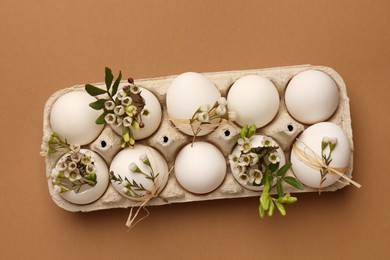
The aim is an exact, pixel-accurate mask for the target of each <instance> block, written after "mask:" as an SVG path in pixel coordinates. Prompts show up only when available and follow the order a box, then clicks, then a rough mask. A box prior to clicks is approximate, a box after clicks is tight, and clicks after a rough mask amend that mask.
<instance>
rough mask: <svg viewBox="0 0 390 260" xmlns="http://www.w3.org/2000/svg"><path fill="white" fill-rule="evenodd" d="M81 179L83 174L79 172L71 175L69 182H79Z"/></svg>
mask: <svg viewBox="0 0 390 260" xmlns="http://www.w3.org/2000/svg"><path fill="white" fill-rule="evenodd" d="M80 179H81V174H80V173H78V172H71V173H70V174H69V180H70V181H78V180H80Z"/></svg>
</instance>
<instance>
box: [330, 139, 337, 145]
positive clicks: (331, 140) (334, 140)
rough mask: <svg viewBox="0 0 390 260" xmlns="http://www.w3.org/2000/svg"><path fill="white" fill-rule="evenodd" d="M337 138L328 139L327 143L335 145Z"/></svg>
mask: <svg viewBox="0 0 390 260" xmlns="http://www.w3.org/2000/svg"><path fill="white" fill-rule="evenodd" d="M337 141H338V140H337V137H329V143H330V144H336V143H337Z"/></svg>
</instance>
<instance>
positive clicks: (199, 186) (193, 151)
mask: <svg viewBox="0 0 390 260" xmlns="http://www.w3.org/2000/svg"><path fill="white" fill-rule="evenodd" d="M175 175H176V179H177V181H178V182H179V184H180V185H181V186H182V187H183V188H184V189H186V190H188V191H190V192H192V193H197V194H205V193H209V192H211V191H213V190H215V189H216V188H218V186H219V185H221V183H222V182H223V180H224V179H225V175H226V161H225V157H224V156H223V154H222V152H221V151H220V150H219V149H218V148H217V147H215V146H214V145H212V144H210V143H207V142H194V144H193V145H192V144H188V145H186V146H185V147H184V148H183V149H182V150H181V151H180V152H179V154H178V155H177V157H176V160H175Z"/></svg>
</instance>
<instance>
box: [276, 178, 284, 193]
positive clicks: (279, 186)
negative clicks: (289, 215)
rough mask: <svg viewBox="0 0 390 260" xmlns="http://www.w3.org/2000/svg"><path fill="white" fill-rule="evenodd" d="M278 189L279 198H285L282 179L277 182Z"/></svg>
mask: <svg viewBox="0 0 390 260" xmlns="http://www.w3.org/2000/svg"><path fill="white" fill-rule="evenodd" d="M276 189H277V191H278V196H279V198H280V197H283V195H284V192H283V186H282V181H281V180H280V179H278V181H277V182H276Z"/></svg>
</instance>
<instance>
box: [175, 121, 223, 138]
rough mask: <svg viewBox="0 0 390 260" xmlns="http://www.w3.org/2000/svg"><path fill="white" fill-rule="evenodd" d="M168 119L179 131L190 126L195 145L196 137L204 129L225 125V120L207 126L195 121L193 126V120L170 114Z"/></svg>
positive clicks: (208, 123)
mask: <svg viewBox="0 0 390 260" xmlns="http://www.w3.org/2000/svg"><path fill="white" fill-rule="evenodd" d="M168 118H169V120H171V121H172V122H173V123H174V125H175V128H176V129H178V130H181V128H184V127H188V126H189V127H190V128H191V130H192V133H193V135H194V137H193V140H192V143H194V141H195V138H196V136H197V135H198V134H199V133H200V131H201V130H202V128H206V127H218V126H220V125H222V124H223V123H224V120H219V122H218V123H211V122H207V123H206V124H202V122H200V121H194V122H193V123H195V124H194V125H193V124H192V123H191V119H188V118H179V117H175V116H173V115H171V114H168ZM215 119H216V118H214V119H212V120H211V121H214V120H215Z"/></svg>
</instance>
